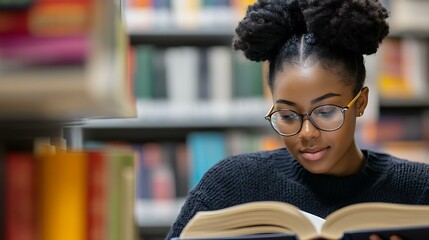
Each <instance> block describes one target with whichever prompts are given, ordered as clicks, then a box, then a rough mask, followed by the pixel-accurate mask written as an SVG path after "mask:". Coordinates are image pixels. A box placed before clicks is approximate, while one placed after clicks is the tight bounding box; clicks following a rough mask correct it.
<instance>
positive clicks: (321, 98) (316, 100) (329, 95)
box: [311, 93, 341, 104]
mask: <svg viewBox="0 0 429 240" xmlns="http://www.w3.org/2000/svg"><path fill="white" fill-rule="evenodd" d="M340 96H341V94H338V93H327V94H325V95H323V96H320V97H317V98H315V99H313V100H311V104H316V103H318V102H321V101H323V100H325V99H327V98H331V97H340Z"/></svg>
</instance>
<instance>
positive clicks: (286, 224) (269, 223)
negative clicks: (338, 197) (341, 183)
mask: <svg viewBox="0 0 429 240" xmlns="http://www.w3.org/2000/svg"><path fill="white" fill-rule="evenodd" d="M372 233H376V234H379V235H380V236H383V237H384V236H385V237H388V236H389V235H391V234H398V235H399V236H402V237H404V238H405V239H413V240H423V239H425V240H427V239H429V206H417V205H404V204H392V203H358V204H354V205H350V206H346V207H344V208H342V209H339V210H337V211H335V212H333V213H331V214H330V215H329V216H327V217H326V219H322V218H319V217H317V216H315V215H312V214H310V213H307V212H304V211H301V210H300V209H298V208H297V207H295V206H293V205H291V204H288V203H282V202H270V201H265V202H252V203H245V204H241V205H237V206H232V207H229V208H225V209H221V210H216V211H204V212H198V213H197V214H196V215H195V216H194V217H193V218H192V219H191V220H190V221H189V222H188V224H187V225H186V226H185V228H184V229H183V231H182V233H181V235H180V237H179V238H180V239H196V238H198V239H204V238H216V239H235V238H252V239H258V238H259V239H300V240H309V239H320V238H322V239H353V240H358V239H366V240H368V236H369V235H370V234H372ZM267 234H270V235H267Z"/></svg>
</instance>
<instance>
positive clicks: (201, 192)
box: [166, 157, 243, 240]
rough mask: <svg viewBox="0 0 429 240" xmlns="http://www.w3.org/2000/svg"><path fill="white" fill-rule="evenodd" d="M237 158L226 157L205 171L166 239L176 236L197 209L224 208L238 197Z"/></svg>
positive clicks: (238, 176) (239, 175)
mask: <svg viewBox="0 0 429 240" xmlns="http://www.w3.org/2000/svg"><path fill="white" fill-rule="evenodd" d="M237 160H239V159H237V158H233V157H230V158H227V159H224V160H222V161H221V162H219V163H218V164H216V165H215V166H213V167H212V168H211V169H210V170H209V171H207V172H206V173H205V174H204V176H203V178H202V179H201V181H200V182H199V183H198V185H197V186H196V187H195V188H194V189H193V190H192V191H191V192H190V193H189V195H188V197H187V200H186V201H185V204H184V205H183V207H182V209H181V211H180V213H179V215H178V217H177V219H176V221H175V222H174V224H173V225H172V227H171V229H170V231H169V232H168V234H167V236H166V240H169V239H171V238H174V237H178V236H179V235H180V233H181V232H182V230H183V228H184V227H185V226H186V224H187V223H188V222H189V220H191V219H192V217H193V216H194V215H195V214H196V213H197V212H198V211H209V210H216V209H220V208H224V207H225V206H226V205H229V204H233V203H235V202H236V199H241V198H240V194H241V193H240V191H242V190H243V189H240V187H239V186H237V184H236V179H237V178H240V177H241V174H238V173H237V171H236V170H237V168H238V165H239V161H237Z"/></svg>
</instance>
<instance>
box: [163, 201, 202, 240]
mask: <svg viewBox="0 0 429 240" xmlns="http://www.w3.org/2000/svg"><path fill="white" fill-rule="evenodd" d="M208 209H209V208H208V207H207V206H205V205H204V203H203V202H201V200H200V199H199V197H198V195H197V194H190V195H189V197H188V198H187V200H186V202H185V204H184V205H183V207H182V209H181V210H180V213H179V215H178V216H177V219H176V221H175V222H174V224H173V226H172V227H171V228H170V230H169V232H168V234H167V236H166V238H165V239H166V240H169V239H171V238H174V237H178V236H179V235H180V233H181V232H182V230H183V228H184V227H185V226H186V224H187V223H188V222H189V220H191V218H192V217H193V216H194V215H195V214H196V213H197V212H198V211H205V210H208Z"/></svg>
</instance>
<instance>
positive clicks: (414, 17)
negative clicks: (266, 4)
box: [126, 0, 429, 34]
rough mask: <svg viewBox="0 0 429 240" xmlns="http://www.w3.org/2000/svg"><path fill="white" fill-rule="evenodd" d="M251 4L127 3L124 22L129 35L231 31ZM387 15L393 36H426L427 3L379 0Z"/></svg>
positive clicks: (195, 0) (194, 0)
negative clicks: (162, 32) (158, 31)
mask: <svg viewBox="0 0 429 240" xmlns="http://www.w3.org/2000/svg"><path fill="white" fill-rule="evenodd" d="M254 2H255V0H156V1H153V0H127V2H126V9H127V10H126V22H127V26H128V29H129V30H131V31H148V30H150V31H156V30H159V29H184V30H189V29H206V28H208V29H216V28H218V27H222V28H224V29H229V30H231V31H232V29H233V27H235V25H236V23H237V22H238V21H239V20H241V18H242V17H243V16H244V13H245V11H246V9H247V7H248V6H249V5H250V4H253V3H254ZM382 3H383V4H384V5H385V6H386V7H387V8H388V10H389V12H390V13H391V15H390V18H389V19H388V20H389V24H390V26H391V29H392V32H393V33H394V34H395V33H399V34H401V33H410V32H412V33H427V32H428V29H427V26H428V24H429V20H428V18H427V16H426V10H427V9H428V7H429V3H428V2H427V1H422V0H393V1H392V0H382Z"/></svg>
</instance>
